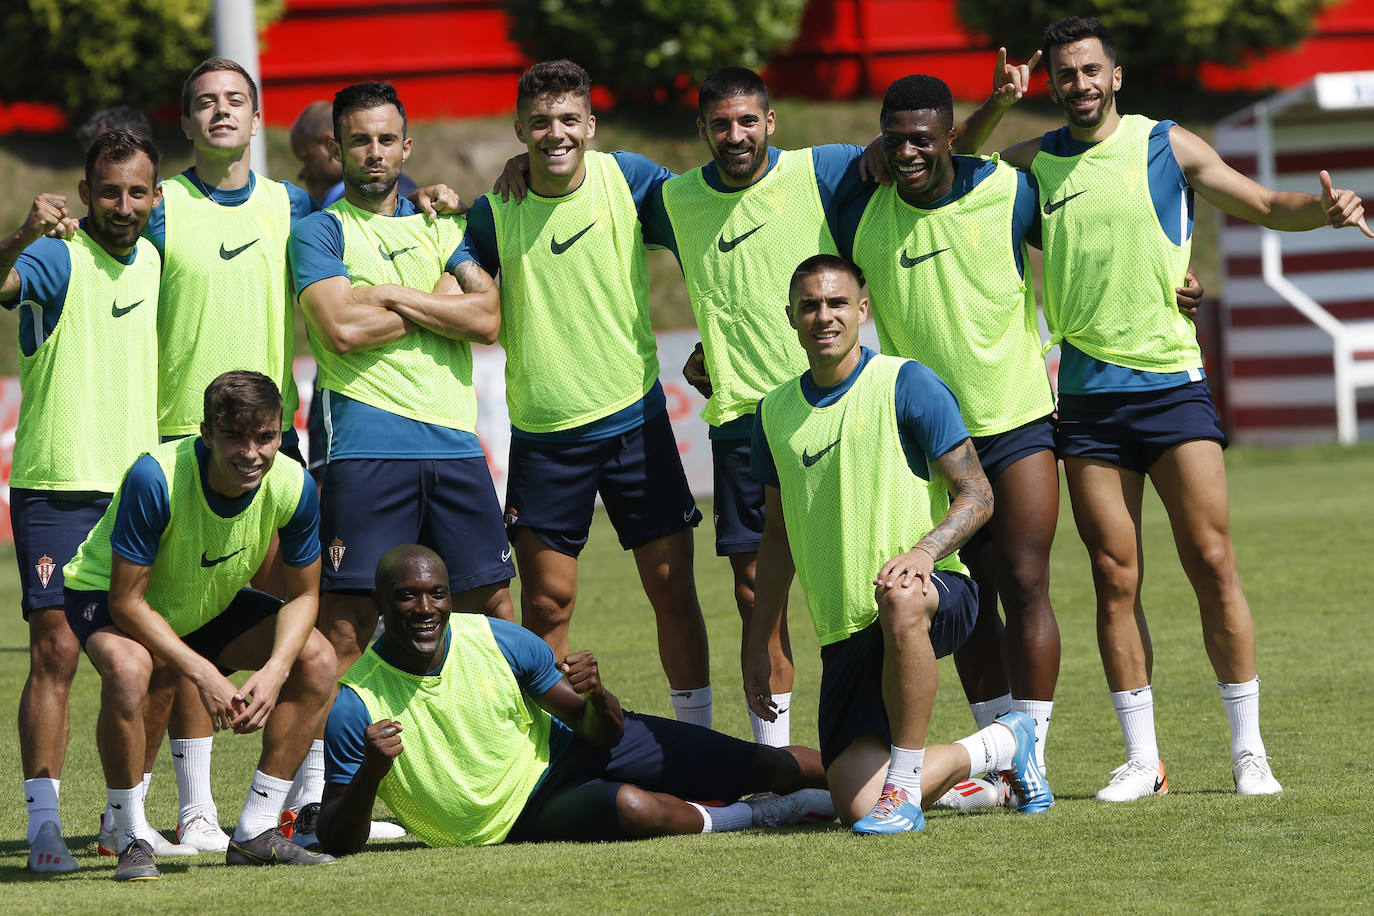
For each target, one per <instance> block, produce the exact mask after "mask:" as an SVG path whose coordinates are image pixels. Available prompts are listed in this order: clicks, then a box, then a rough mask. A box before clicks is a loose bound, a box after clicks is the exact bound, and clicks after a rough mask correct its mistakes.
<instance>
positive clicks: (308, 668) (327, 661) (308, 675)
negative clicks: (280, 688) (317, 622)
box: [291, 630, 338, 702]
mask: <svg viewBox="0 0 1374 916" xmlns="http://www.w3.org/2000/svg"><path fill="white" fill-rule="evenodd" d="M337 665H338V658H337V656H336V654H335V651H334V647H333V646H332V645H330V643H329V640H327V639H325V638H324V636H323V635H321V633H320V632H319V631H318V630H312V631H311V632H310V635H309V637H307V638H306V640H305V645H304V646H302V647H301V651H300V654H299V655H297V656H296V664H295V665H293V666H292V668H291V677H292V679H293V680H295V681H296V682H297V684H298V686H299V689H300V690H302V691H303V692H305V693H306V694H308V695H310V696H318V697H320V698H321V702H323V698H325V697H327V696H328V695H329V692H330V691H331V690H332V689H333V687H334V679H335V677H336V676H337Z"/></svg>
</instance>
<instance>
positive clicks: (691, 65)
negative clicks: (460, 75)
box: [506, 0, 806, 103]
mask: <svg viewBox="0 0 1374 916" xmlns="http://www.w3.org/2000/svg"><path fill="white" fill-rule="evenodd" d="M805 6H806V0H752V2H742V0H507V2H506V10H507V11H508V12H509V13H510V20H511V38H512V39H513V40H514V41H515V42H516V43H517V44H519V45H520V47H521V49H523V50H524V52H525V53H526V54H528V55H529V56H530V57H532V58H534V59H536V60H544V59H549V58H557V57H567V58H570V59H572V60H574V61H576V62H577V63H579V64H581V65H582V66H583V67H585V68H586V69H587V72H588V73H590V74H591V77H592V79H593V80H594V81H595V82H596V83H597V84H598V85H600V86H603V87H605V88H607V89H609V90H611V92H613V93H614V94H615V95H616V97H617V98H618V99H624V100H629V101H634V102H641V103H642V102H663V101H672V100H677V99H679V98H680V96H681V94H682V93H683V92H684V91H685V90H686V89H687V88H688V86H689V85H693V84H695V83H698V82H700V81H701V80H702V79H703V78H704V77H705V76H706V75H707V74H708V73H710V72H711V71H712V70H714V69H716V68H717V67H720V66H723V65H725V64H737V65H739V66H742V67H751V68H753V69H755V70H757V69H759V68H760V67H762V66H763V65H764V64H766V63H767V62H768V58H769V56H770V55H771V54H773V53H774V52H775V51H779V50H781V49H783V48H785V47H786V46H787V45H788V43H790V42H791V41H792V39H794V38H795V37H796V36H797V29H798V27H799V25H800V24H801V15H802V10H803V9H804V8H805Z"/></svg>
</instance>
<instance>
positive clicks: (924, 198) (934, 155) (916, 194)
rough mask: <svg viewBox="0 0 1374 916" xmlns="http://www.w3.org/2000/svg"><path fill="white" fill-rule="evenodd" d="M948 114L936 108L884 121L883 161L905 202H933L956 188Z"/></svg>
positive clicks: (892, 113)
mask: <svg viewBox="0 0 1374 916" xmlns="http://www.w3.org/2000/svg"><path fill="white" fill-rule="evenodd" d="M953 143H954V129H953V127H951V126H950V124H949V115H948V113H941V112H939V111H936V110H934V109H932V108H923V109H921V110H919V111H890V112H888V113H887V118H886V119H885V120H884V121H883V158H884V159H885V160H886V162H887V170H888V172H889V173H890V174H891V175H892V181H893V183H894V186H895V187H896V188H897V193H898V194H899V195H901V197H902V199H903V200H907V201H911V202H914V203H929V202H930V201H933V200H938V199H940V198H941V197H943V196H944V195H946V194H948V193H949V190H950V188H951V187H953V186H954V160H953V159H952V158H951V147H952V144H953Z"/></svg>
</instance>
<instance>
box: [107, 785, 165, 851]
mask: <svg viewBox="0 0 1374 916" xmlns="http://www.w3.org/2000/svg"><path fill="white" fill-rule="evenodd" d="M152 781H153V774H152V773H144V774H143V779H142V781H141V782H139V784H138V790H139V792H141V793H142V794H141V795H139V799H140V804H143V805H144V810H145V811H146V810H147V798H148V786H149V784H151V783H152ZM114 825H115V814H114V808H113V807H111V805H110V803H109V802H108V801H107V802H106V803H105V813H104V814H102V815H100V829H101V830H105V831H109V832H111V833H114V832H116V831H115V826H114ZM144 839H147V837H144Z"/></svg>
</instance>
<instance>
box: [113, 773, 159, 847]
mask: <svg viewBox="0 0 1374 916" xmlns="http://www.w3.org/2000/svg"><path fill="white" fill-rule="evenodd" d="M105 797H106V799H107V800H108V803H109V806H110V816H111V818H112V820H113V824H112V826H113V829H114V834H115V852H123V851H124V850H125V849H128V848H129V844H130V843H132V842H133V841H134V840H146V841H147V842H148V844H149V845H152V843H153V838H154V833H153V828H152V827H150V826H149V825H148V818H147V817H146V816H144V813H143V785H142V783H140V784H139V785H136V786H134V787H132V788H129V789H111V788H109V787H106V789H105Z"/></svg>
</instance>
